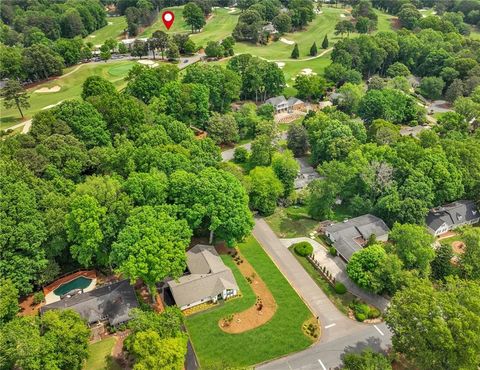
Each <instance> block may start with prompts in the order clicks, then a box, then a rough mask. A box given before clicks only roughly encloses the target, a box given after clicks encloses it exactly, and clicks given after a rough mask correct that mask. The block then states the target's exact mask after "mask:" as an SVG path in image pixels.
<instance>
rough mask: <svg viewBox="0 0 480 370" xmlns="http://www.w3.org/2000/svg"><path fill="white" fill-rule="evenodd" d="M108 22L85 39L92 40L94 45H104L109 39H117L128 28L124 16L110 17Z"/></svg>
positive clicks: (86, 40)
mask: <svg viewBox="0 0 480 370" xmlns="http://www.w3.org/2000/svg"><path fill="white" fill-rule="evenodd" d="M107 21H108V24H107V25H106V26H105V27H102V28H100V29H99V30H96V31H95V32H93V33H91V34H90V35H88V36H87V37H85V39H84V41H85V42H88V41H90V42H91V43H93V44H94V45H102V44H103V43H104V42H105V40H107V39H116V38H118V37H120V36H121V35H122V34H123V32H124V30H125V29H126V28H127V21H126V19H125V17H124V16H121V17H108V18H107Z"/></svg>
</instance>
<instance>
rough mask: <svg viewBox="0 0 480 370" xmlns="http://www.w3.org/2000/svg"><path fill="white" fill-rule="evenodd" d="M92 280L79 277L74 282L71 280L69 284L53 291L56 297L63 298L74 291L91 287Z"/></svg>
mask: <svg viewBox="0 0 480 370" xmlns="http://www.w3.org/2000/svg"><path fill="white" fill-rule="evenodd" d="M91 282H92V279H89V278H86V277H84V276H79V277H77V278H75V279H73V280H70V281H69V282H68V283H65V284H62V285H60V286H59V287H58V288H57V289H55V290H54V291H53V293H54V294H55V295H58V296H59V297H61V296H62V295H64V294H67V293H68V292H70V291H72V290H74V289H85V288H86V287H88V286H89V285H90V283H91Z"/></svg>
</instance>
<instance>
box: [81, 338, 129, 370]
mask: <svg viewBox="0 0 480 370" xmlns="http://www.w3.org/2000/svg"><path fill="white" fill-rule="evenodd" d="M116 341H117V340H116V338H113V337H110V338H106V339H103V340H101V341H99V342H95V343H91V344H90V345H89V346H88V360H87V362H86V363H85V366H84V367H83V369H84V370H120V369H121V367H120V366H119V365H118V364H117V363H116V362H115V361H114V360H113V359H112V358H111V353H112V349H113V346H114V345H115V342H116Z"/></svg>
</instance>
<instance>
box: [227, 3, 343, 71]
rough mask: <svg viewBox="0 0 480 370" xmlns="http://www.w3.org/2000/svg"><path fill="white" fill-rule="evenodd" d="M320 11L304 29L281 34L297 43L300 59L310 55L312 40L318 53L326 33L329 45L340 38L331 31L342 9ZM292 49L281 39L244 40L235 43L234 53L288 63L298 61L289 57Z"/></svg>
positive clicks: (324, 8) (291, 46)
mask: <svg viewBox="0 0 480 370" xmlns="http://www.w3.org/2000/svg"><path fill="white" fill-rule="evenodd" d="M322 11H323V13H322V14H319V15H317V16H316V17H315V19H314V20H313V21H312V22H311V23H310V24H309V25H308V26H307V27H306V28H305V29H304V30H301V31H297V32H292V33H287V34H285V35H283V36H282V37H283V38H285V39H287V40H290V41H293V42H296V43H297V44H298V47H299V50H300V58H301V59H305V58H309V57H310V55H309V54H308V53H309V51H310V47H311V46H312V44H313V42H316V43H317V48H318V50H319V53H320V52H321V51H322V49H321V45H322V41H323V38H324V36H325V35H326V34H327V35H328V39H329V40H330V47H331V46H333V44H334V43H335V42H336V41H338V40H340V38H339V37H337V36H335V35H334V34H333V31H334V28H335V24H336V23H337V22H339V21H340V19H341V18H340V14H342V13H344V10H343V9H335V8H327V7H323V8H322ZM292 50H293V44H292V45H289V44H286V43H284V42H281V41H275V42H271V43H270V44H268V45H253V44H251V43H246V42H240V43H237V44H236V45H235V52H236V53H250V54H252V55H256V56H259V57H262V58H265V59H268V60H285V61H287V62H289V63H298V62H295V61H294V60H292V59H290V55H291V53H292ZM312 61H313V60H312ZM309 68H311V67H309ZM312 69H313V68H312Z"/></svg>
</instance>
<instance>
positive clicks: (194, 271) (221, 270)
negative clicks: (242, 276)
mask: <svg viewBox="0 0 480 370" xmlns="http://www.w3.org/2000/svg"><path fill="white" fill-rule="evenodd" d="M187 267H188V273H187V274H185V275H184V276H182V277H180V278H179V279H176V280H170V281H169V282H168V286H169V287H170V291H171V292H172V295H173V298H174V299H175V303H176V304H177V306H178V307H180V309H181V310H185V309H187V308H191V307H195V306H197V305H199V304H202V303H206V302H214V303H216V302H217V301H218V300H220V299H223V300H225V299H228V298H230V297H234V296H236V295H237V294H238V291H239V289H238V285H237V282H236V281H235V277H234V276H233V273H232V271H231V270H230V268H228V267H227V266H225V264H224V263H223V261H222V259H221V258H220V256H219V255H218V253H217V251H216V250H215V247H214V246H213V245H202V244H197V245H196V246H194V247H193V248H191V249H190V250H189V251H187Z"/></svg>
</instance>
